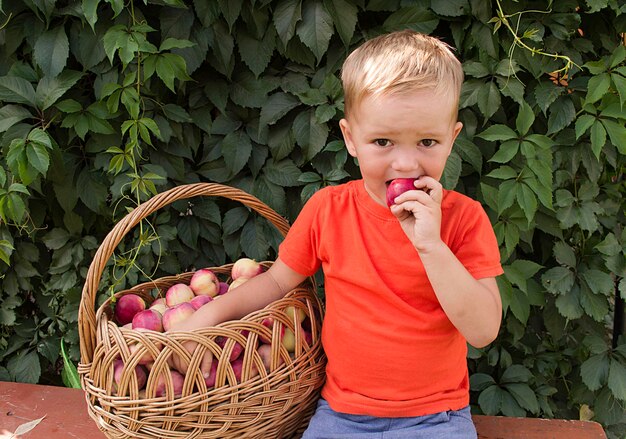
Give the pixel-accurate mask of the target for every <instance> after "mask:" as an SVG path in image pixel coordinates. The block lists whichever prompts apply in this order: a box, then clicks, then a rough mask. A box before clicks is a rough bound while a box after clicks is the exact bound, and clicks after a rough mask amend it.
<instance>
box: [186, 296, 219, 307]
mask: <svg viewBox="0 0 626 439" xmlns="http://www.w3.org/2000/svg"><path fill="white" fill-rule="evenodd" d="M212 300H213V298H212V297H211V296H196V297H194V298H193V299H191V300H190V301H189V303H191V306H193V309H195V310H198V309H200V307H202V305H204V304H206V303H209V302H210V301H212Z"/></svg>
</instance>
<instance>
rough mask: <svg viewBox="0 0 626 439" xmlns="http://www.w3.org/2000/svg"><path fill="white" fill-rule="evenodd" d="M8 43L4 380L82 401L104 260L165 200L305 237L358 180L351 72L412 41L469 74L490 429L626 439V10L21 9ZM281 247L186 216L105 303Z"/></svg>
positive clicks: (613, 3) (457, 158)
mask: <svg viewBox="0 0 626 439" xmlns="http://www.w3.org/2000/svg"><path fill="white" fill-rule="evenodd" d="M0 26H1V30H0V136H1V138H0V148H2V155H1V157H0V260H1V261H0V379H3V380H15V381H22V382H40V383H53V384H59V383H60V382H61V379H60V369H61V367H62V364H63V362H62V359H61V357H60V340H61V338H64V340H65V344H66V346H67V348H68V352H69V353H70V356H71V359H72V360H73V361H74V362H77V361H78V331H77V309H78V303H79V300H80V294H81V289H82V285H83V282H84V279H85V276H86V273H87V268H88V266H89V263H90V261H91V258H92V256H93V254H94V252H95V250H96V249H97V247H98V245H99V244H100V243H101V242H102V240H103V239H104V236H105V235H106V233H107V232H108V231H109V230H110V229H111V228H112V226H113V224H115V222H116V221H117V220H118V219H119V218H120V217H121V216H123V215H125V214H126V213H127V212H128V211H129V210H130V209H132V208H133V206H135V205H136V204H137V203H138V202H140V201H144V200H146V199H148V198H149V197H150V196H152V195H153V194H154V193H156V192H157V191H162V190H165V189H167V188H170V187H173V186H175V185H180V184H185V183H192V182H198V181H213V182H219V183H224V184H227V185H231V186H235V187H239V188H242V189H243V190H245V191H247V192H249V193H252V194H254V195H256V196H257V197H259V198H260V199H262V200H263V201H265V202H266V203H267V204H268V205H270V206H271V207H272V208H273V209H274V210H276V211H277V212H279V213H280V214H282V215H284V216H285V217H287V218H288V219H289V220H293V219H294V218H295V217H296V215H297V213H298V211H299V209H300V208H301V206H302V203H303V202H304V201H305V200H306V199H307V198H308V197H309V196H310V195H311V194H312V193H313V192H314V191H316V190H317V189H319V188H320V187H322V186H325V185H332V184H337V183H341V182H344V181H346V180H348V179H350V178H357V177H358V176H359V173H358V168H357V166H356V164H355V163H354V161H353V160H352V158H351V157H349V156H348V155H347V154H346V152H345V149H344V145H343V142H342V138H341V135H340V132H339V130H338V121H339V119H340V118H341V116H342V111H343V101H342V99H343V98H342V91H341V87H340V82H339V79H338V77H339V69H340V66H341V63H342V61H343V59H344V58H345V56H346V54H347V53H348V52H349V50H351V49H352V48H353V47H355V46H356V45H358V44H359V43H360V42H362V41H363V40H365V39H367V38H370V37H372V36H375V35H377V34H380V33H382V32H386V31H391V30H396V29H402V28H412V29H416V30H418V31H422V32H426V33H430V34H433V35H436V36H438V37H440V38H442V39H444V40H445V41H447V42H448V43H450V44H451V45H453V46H454V47H456V48H457V50H458V55H459V58H460V59H461V60H462V61H463V65H464V69H465V73H466V83H465V85H464V88H463V93H462V98H461V110H460V116H459V117H460V119H461V121H462V122H463V124H464V127H465V128H464V130H463V132H462V134H461V136H460V137H459V139H458V142H457V143H456V145H455V148H454V152H453V154H452V156H451V157H450V161H449V163H448V166H447V168H446V172H445V175H444V177H443V182H444V184H445V186H446V187H448V188H456V189H457V190H459V191H461V192H463V193H466V194H468V195H470V196H472V197H475V198H477V199H478V200H480V201H481V202H482V203H483V205H484V206H485V209H486V210H487V212H488V213H489V215H490V218H491V220H492V222H493V225H494V228H495V230H496V233H497V236H498V240H499V243H500V248H501V253H502V262H503V265H504V267H505V275H504V276H502V277H501V279H500V289H501V292H502V298H503V302H504V309H505V319H504V322H503V326H502V331H501V334H500V337H499V338H498V340H497V341H496V342H494V343H493V344H492V345H490V346H489V347H487V348H485V349H481V350H474V349H472V350H471V351H470V355H469V364H470V373H471V385H472V403H473V405H474V408H475V411H476V412H483V413H488V414H504V415H510V416H541V417H561V418H573V419H577V418H579V417H581V418H583V419H589V418H591V419H594V420H597V421H599V422H602V423H603V424H604V425H605V427H606V429H607V431H608V432H609V434H610V435H613V436H615V437H617V436H618V435H622V434H624V431H625V425H626V415H625V414H624V413H625V410H624V407H625V405H626V342H625V340H624V337H623V336H622V337H621V338H617V337H615V336H614V332H615V333H618V332H619V331H614V326H615V324H614V318H615V317H614V316H615V307H616V298H619V297H621V299H624V298H625V297H626V281H625V280H624V277H625V276H624V275H625V272H626V262H625V261H626V257H625V256H626V251H625V249H626V231H625V229H624V225H625V223H626V220H625V207H624V206H625V203H624V197H625V196H626V190H625V177H624V173H625V171H626V164H625V163H626V161H625V157H626V128H625V126H624V121H625V119H626V113H625V111H624V103H625V101H626V48H625V47H624V41H623V33H624V32H625V31H626V6H624V3H623V2H620V1H618V0H586V1H583V0H580V1H576V0H563V1H558V2H551V1H549V2H545V1H536V2H533V1H526V0H519V1H513V0H502V1H498V0H448V1H435V0H432V1H431V0H414V1H406V0H403V1H398V0H395V1H394V0H392V1H381V0H302V1H296V0H279V1H274V0H257V1H244V0H229V1H227V0H194V1H183V0H143V1H139V0H138V1H134V2H133V1H124V0H74V1H71V0H56V1H55V0H13V1H8V0H4V1H3V0H0ZM278 242H279V236H278V234H277V233H276V232H275V231H274V230H273V229H272V228H271V227H270V226H269V225H268V224H267V223H266V222H265V221H264V220H263V219H262V218H259V217H258V216H257V215H253V214H251V213H250V212H249V211H248V210H246V208H244V207H242V206H241V205H237V204H236V203H233V202H229V201H228V200H223V199H206V198H205V199H194V200H184V201H180V202H177V203H174V204H173V205H172V206H171V208H165V209H162V210H160V211H159V212H158V213H157V214H156V215H155V216H154V217H153V218H149V219H147V220H146V221H145V222H144V223H142V225H141V227H138V228H137V229H136V230H134V231H133V233H131V234H130V235H129V236H127V237H126V239H125V240H124V241H123V243H122V244H121V245H120V247H119V248H118V249H117V251H116V256H115V258H114V260H112V261H111V262H110V269H109V270H107V272H106V273H105V275H104V276H103V279H102V295H101V299H103V298H105V297H106V296H107V294H109V293H110V292H111V290H112V289H114V290H119V289H122V288H124V287H126V286H129V285H133V284H135V283H137V282H139V281H143V280H145V279H147V278H150V277H159V276H162V275H165V274H174V273H180V272H184V271H188V270H192V269H194V268H196V267H201V266H211V265H221V264H223V263H225V262H226V261H231V260H233V259H235V258H237V257H238V256H240V255H241V254H242V253H243V254H246V255H248V256H250V257H255V258H257V259H272V258H273V257H274V256H275V251H276V247H277V244H278ZM618 329H619V328H618ZM620 437H623V436H620Z"/></svg>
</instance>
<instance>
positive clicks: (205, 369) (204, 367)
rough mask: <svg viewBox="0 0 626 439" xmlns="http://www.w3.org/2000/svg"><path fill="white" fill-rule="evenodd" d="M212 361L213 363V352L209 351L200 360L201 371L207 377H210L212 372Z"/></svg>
mask: <svg viewBox="0 0 626 439" xmlns="http://www.w3.org/2000/svg"><path fill="white" fill-rule="evenodd" d="M211 363H213V354H211V352H208V351H207V352H206V353H205V354H204V356H203V357H202V361H201V362H200V371H201V372H202V376H203V377H204V378H205V379H206V378H208V377H209V374H210V373H211Z"/></svg>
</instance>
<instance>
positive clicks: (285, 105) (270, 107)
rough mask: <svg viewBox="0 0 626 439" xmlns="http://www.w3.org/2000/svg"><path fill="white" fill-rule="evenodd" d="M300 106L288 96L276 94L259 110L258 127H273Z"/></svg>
mask: <svg viewBox="0 0 626 439" xmlns="http://www.w3.org/2000/svg"><path fill="white" fill-rule="evenodd" d="M298 105H300V100H299V99H298V98H297V97H295V96H293V95H291V94H289V93H283V92H278V93H274V94H272V95H270V97H269V98H268V99H267V101H266V103H265V105H263V107H262V108H261V115H260V119H259V124H260V125H273V124H275V123H276V122H277V121H278V120H279V119H280V118H281V117H283V116H284V115H285V114H287V113H288V112H289V111H290V110H292V109H293V108H295V107H297V106H298Z"/></svg>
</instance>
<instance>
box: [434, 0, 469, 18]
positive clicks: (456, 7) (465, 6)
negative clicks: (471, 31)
mask: <svg viewBox="0 0 626 439" xmlns="http://www.w3.org/2000/svg"><path fill="white" fill-rule="evenodd" d="M431 8H432V10H433V11H434V12H435V14H438V15H444V16H448V17H460V16H461V15H466V14H467V13H468V12H469V10H470V5H469V3H468V1H467V0H447V1H445V2H433V3H432V4H431Z"/></svg>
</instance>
